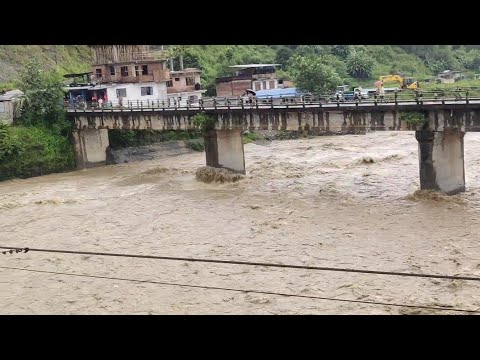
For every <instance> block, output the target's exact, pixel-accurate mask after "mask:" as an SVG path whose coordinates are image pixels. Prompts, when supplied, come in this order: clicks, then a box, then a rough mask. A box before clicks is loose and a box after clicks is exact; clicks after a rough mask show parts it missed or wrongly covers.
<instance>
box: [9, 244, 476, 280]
mask: <svg viewBox="0 0 480 360" xmlns="http://www.w3.org/2000/svg"><path fill="white" fill-rule="evenodd" d="M0 249H10V250H15V251H16V252H22V251H25V252H27V251H37V252H47V253H60V254H76V255H93V256H114V257H128V258H141V259H155V260H172V261H188V262H200V263H214V264H231V265H247V266H262V267H273V268H288V269H304V270H319V271H336V272H348V273H360V274H375V275H392V276H408V277H421V278H433V279H449V280H467V281H480V277H476V276H454V275H436V274H421V273H405V272H398V271H378V270H362V269H349V268H334V267H326V266H307V265H289V264H276V263H264V262H250V261H236V260H217V259H200V258H186V257H174V256H157V255H138V254H118V253H103V252H92V251H76V250H54V249H36V248H18V247H9V246H0ZM4 253H6V252H5V251H4ZM10 253H13V251H12V252H10Z"/></svg>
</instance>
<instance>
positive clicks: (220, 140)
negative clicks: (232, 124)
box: [204, 129, 246, 175]
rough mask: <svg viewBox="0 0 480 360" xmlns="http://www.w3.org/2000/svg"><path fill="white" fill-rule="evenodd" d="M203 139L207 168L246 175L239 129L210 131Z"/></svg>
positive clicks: (241, 137)
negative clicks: (222, 169)
mask: <svg viewBox="0 0 480 360" xmlns="http://www.w3.org/2000/svg"><path fill="white" fill-rule="evenodd" d="M204 139H205V154H206V158H207V166H211V167H216V168H224V169H228V170H231V171H234V172H237V173H240V174H243V175H245V174H246V172H245V152H244V149H243V136H242V130H241V129H232V130H210V131H208V132H207V133H206V134H205V137H204Z"/></svg>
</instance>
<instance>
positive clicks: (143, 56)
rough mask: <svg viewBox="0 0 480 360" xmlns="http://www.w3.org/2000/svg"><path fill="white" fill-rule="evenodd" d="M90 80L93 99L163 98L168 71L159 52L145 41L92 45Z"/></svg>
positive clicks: (134, 99)
mask: <svg viewBox="0 0 480 360" xmlns="http://www.w3.org/2000/svg"><path fill="white" fill-rule="evenodd" d="M91 49H92V60H93V66H92V67H93V74H92V75H93V79H92V80H93V81H94V82H96V85H95V88H94V89H92V91H93V92H96V95H97V99H98V98H99V97H103V100H104V101H112V102H117V101H118V99H119V98H122V100H123V101H124V102H125V101H136V100H157V99H162V100H165V99H166V98H167V82H168V81H169V80H170V71H169V69H168V68H167V61H166V59H163V58H162V54H161V53H162V52H160V53H153V52H152V51H150V47H149V46H148V45H92V46H91Z"/></svg>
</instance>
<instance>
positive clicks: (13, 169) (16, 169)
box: [0, 126, 75, 180]
mask: <svg viewBox="0 0 480 360" xmlns="http://www.w3.org/2000/svg"><path fill="white" fill-rule="evenodd" d="M0 134H1V135H0V180H5V179H10V178H13V177H20V178H26V177H31V176H38V175H44V174H49V173H53V172H61V171H65V170H69V169H73V168H74V167H75V155H74V152H73V147H72V146H71V144H70V142H69V140H68V138H67V137H65V136H62V135H60V134H58V133H57V132H55V131H54V130H52V129H49V128H46V127H38V126H28V127H25V126H21V127H9V128H6V127H4V126H2V127H1V130H0Z"/></svg>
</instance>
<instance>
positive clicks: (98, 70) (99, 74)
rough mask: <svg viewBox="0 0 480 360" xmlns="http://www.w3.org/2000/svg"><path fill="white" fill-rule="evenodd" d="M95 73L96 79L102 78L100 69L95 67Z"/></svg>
mask: <svg viewBox="0 0 480 360" xmlns="http://www.w3.org/2000/svg"><path fill="white" fill-rule="evenodd" d="M95 75H96V77H97V79H101V78H102V69H95Z"/></svg>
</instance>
